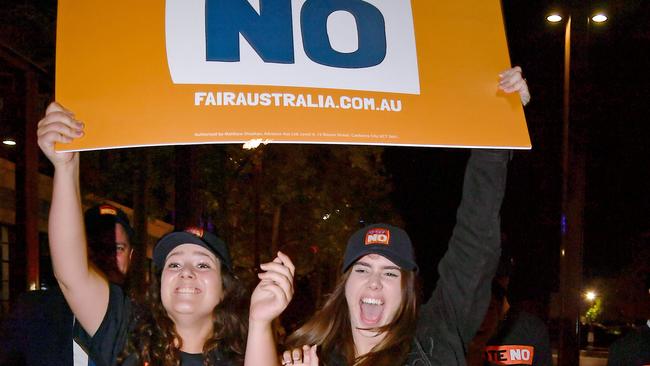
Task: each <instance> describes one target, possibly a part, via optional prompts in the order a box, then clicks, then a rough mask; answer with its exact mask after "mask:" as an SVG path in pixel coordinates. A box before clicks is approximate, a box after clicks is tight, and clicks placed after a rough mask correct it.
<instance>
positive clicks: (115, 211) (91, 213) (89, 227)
mask: <svg viewBox="0 0 650 366" xmlns="http://www.w3.org/2000/svg"><path fill="white" fill-rule="evenodd" d="M109 222H110V223H116V224H120V225H122V226H123V227H124V230H125V231H126V233H127V235H128V236H129V239H133V235H134V231H133V228H132V227H131V224H130V223H129V217H128V216H126V214H125V213H124V211H122V210H120V209H119V208H117V207H115V206H113V205H111V204H109V203H102V204H99V205H95V206H93V207H91V208H89V209H87V210H86V212H85V213H84V223H85V225H86V231H87V232H94V231H95V228H96V227H99V226H100V225H104V224H107V223H109Z"/></svg>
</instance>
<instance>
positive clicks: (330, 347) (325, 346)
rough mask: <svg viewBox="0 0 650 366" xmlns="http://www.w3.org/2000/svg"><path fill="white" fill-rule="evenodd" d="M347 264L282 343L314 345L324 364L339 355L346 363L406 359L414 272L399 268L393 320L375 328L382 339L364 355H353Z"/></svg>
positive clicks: (380, 364)
mask: <svg viewBox="0 0 650 366" xmlns="http://www.w3.org/2000/svg"><path fill="white" fill-rule="evenodd" d="M351 271H352V267H350V268H349V269H348V270H347V271H346V272H345V273H344V274H343V275H342V276H341V277H340V278H339V281H338V282H337V284H336V287H335V288H334V291H333V292H332V294H331V295H330V296H329V298H328V299H327V301H326V302H325V305H323V308H322V309H320V310H319V311H318V312H316V314H315V315H314V316H312V317H311V319H310V320H309V321H307V323H305V324H304V325H303V326H302V327H300V328H299V329H298V330H296V331H295V332H294V333H293V334H292V335H291V336H289V338H287V342H286V345H287V346H288V347H289V349H292V348H297V347H302V346H303V345H318V348H319V352H318V353H319V360H320V361H321V362H322V364H323V365H325V366H327V365H328V364H331V363H333V362H334V359H339V358H342V359H343V360H344V361H346V364H347V365H354V366H370V365H372V366H395V365H400V364H402V363H403V362H405V361H406V358H407V356H408V353H409V351H410V348H411V340H412V338H413V336H414V335H415V324H416V321H417V308H418V304H417V287H418V286H417V278H416V275H415V273H414V272H412V271H404V270H400V272H401V276H400V277H401V281H402V301H401V303H400V307H399V309H398V310H397V313H396V314H395V317H394V318H393V320H392V321H391V322H390V323H388V324H386V325H384V326H382V327H379V328H377V329H376V331H378V332H381V333H385V335H386V336H385V337H384V339H383V340H382V341H381V342H379V343H378V344H377V345H376V346H375V347H373V349H372V350H371V351H370V352H368V353H366V354H365V355H362V356H359V357H356V356H355V348H354V339H353V338H352V325H351V323H350V311H349V309H348V304H347V301H346V299H345V284H346V282H347V280H348V278H349V277H350V272H351Z"/></svg>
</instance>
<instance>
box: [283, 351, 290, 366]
mask: <svg viewBox="0 0 650 366" xmlns="http://www.w3.org/2000/svg"><path fill="white" fill-rule="evenodd" d="M292 363H293V361H292V360H291V351H284V352H283V353H282V364H283V365H291V364H292Z"/></svg>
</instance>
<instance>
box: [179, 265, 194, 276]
mask: <svg viewBox="0 0 650 366" xmlns="http://www.w3.org/2000/svg"><path fill="white" fill-rule="evenodd" d="M180 276H181V278H194V272H193V271H192V267H190V266H183V269H182V270H181V273H180Z"/></svg>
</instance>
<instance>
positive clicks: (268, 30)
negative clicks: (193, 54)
mask: <svg viewBox="0 0 650 366" xmlns="http://www.w3.org/2000/svg"><path fill="white" fill-rule="evenodd" d="M259 1H260V13H259V14H258V13H257V11H255V9H254V8H253V7H252V6H251V4H250V3H249V2H248V1H247V0H205V38H206V58H207V61H230V62H233V61H239V59H240V57H239V34H240V33H241V35H243V36H244V38H246V41H248V43H249V44H250V45H251V46H252V47H253V49H254V50H255V52H257V54H258V55H259V56H260V58H261V59H262V60H264V62H274V63H280V64H292V63H293V62H294V55H293V27H292V25H291V0H266V1H265V0H259Z"/></svg>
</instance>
